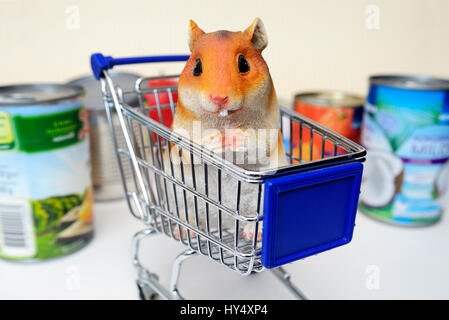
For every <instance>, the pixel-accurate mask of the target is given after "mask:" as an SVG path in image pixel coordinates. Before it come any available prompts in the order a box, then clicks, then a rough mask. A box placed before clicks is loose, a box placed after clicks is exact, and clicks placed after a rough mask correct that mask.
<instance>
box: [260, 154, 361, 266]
mask: <svg viewBox="0 0 449 320" xmlns="http://www.w3.org/2000/svg"><path fill="white" fill-rule="evenodd" d="M362 171H363V165H362V164H361V163H360V162H351V163H345V164H341V165H336V166H332V167H327V168H321V169H315V170H312V171H307V172H302V173H297V174H294V175H289V176H284V177H279V178H274V179H272V180H268V181H267V182H266V183H265V191H264V217H263V233H262V264H263V266H264V267H266V268H274V267H277V266H280V265H283V264H285V263H289V262H292V261H295V260H298V259H302V258H305V257H308V256H310V255H314V254H317V253H320V252H323V251H325V250H328V249H331V248H334V247H337V246H340V245H343V244H346V243H348V242H350V241H351V239H352V233H353V230H354V223H355V215H356V212H357V202H358V198H359V193H360V182H361V179H362Z"/></svg>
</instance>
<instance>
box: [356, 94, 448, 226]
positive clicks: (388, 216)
mask: <svg viewBox="0 0 449 320" xmlns="http://www.w3.org/2000/svg"><path fill="white" fill-rule="evenodd" d="M371 90H372V91H374V93H375V94H373V93H372V92H371V93H370V94H369V95H368V99H367V103H366V108H365V110H366V112H365V115H364V119H363V129H362V136H361V140H362V144H363V145H364V146H365V147H366V148H367V150H368V155H367V161H366V166H365V171H364V179H363V180H364V181H363V183H362V190H361V197H360V199H361V204H360V207H361V209H362V211H364V212H367V213H368V214H371V215H373V216H375V217H378V218H381V219H384V220H388V221H392V222H398V223H402V224H411V225H413V224H425V223H432V222H435V221H437V220H438V219H439V218H440V216H441V212H442V205H443V201H442V195H443V194H444V193H445V192H446V190H447V184H448V181H449V161H448V159H449V125H448V124H447V122H445V121H444V120H442V117H441V115H442V114H444V112H445V107H444V105H445V104H444V101H445V96H446V95H447V93H445V92H444V91H420V90H406V89H399V88H389V87H383V86H376V87H375V89H373V88H372V89H371Z"/></svg>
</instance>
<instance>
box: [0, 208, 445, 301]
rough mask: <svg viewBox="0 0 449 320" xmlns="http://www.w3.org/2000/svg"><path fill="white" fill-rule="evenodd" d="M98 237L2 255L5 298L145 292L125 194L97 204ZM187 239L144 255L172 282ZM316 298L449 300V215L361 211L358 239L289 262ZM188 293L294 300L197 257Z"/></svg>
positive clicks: (260, 278) (275, 286)
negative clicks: (44, 252)
mask: <svg viewBox="0 0 449 320" xmlns="http://www.w3.org/2000/svg"><path fill="white" fill-rule="evenodd" d="M94 210H95V212H94V214H95V228H96V229H95V231H96V234H95V238H94V239H93V241H92V242H91V243H90V244H89V245H88V246H87V247H85V248H83V249H81V250H80V251H78V252H76V253H74V254H71V255H69V256H66V257H62V258H58V259H53V260H48V261H45V262H37V263H17V262H9V261H4V260H0V299H137V298H138V295H137V289H136V285H135V282H134V280H135V272H134V269H133V267H132V265H131V237H132V235H133V234H134V233H135V232H137V231H139V230H140V229H141V228H142V227H143V225H141V224H140V223H139V222H138V221H137V220H135V219H134V218H132V217H131V215H130V214H129V213H128V211H127V206H126V204H125V201H124V200H118V201H112V202H101V203H96V204H95V207H94ZM182 250H183V247H181V245H180V244H178V243H176V242H174V241H171V240H169V239H168V238H166V237H164V236H161V235H157V236H155V237H154V238H151V239H146V240H144V241H143V243H142V246H141V260H142V262H143V263H144V264H146V265H147V266H148V267H151V268H152V271H154V272H156V273H157V274H158V275H159V276H160V280H161V282H162V283H164V284H166V285H167V284H168V282H169V278H170V275H171V266H172V262H173V260H174V258H175V257H176V255H177V254H178V253H180V252H181V251H182ZM286 269H287V270H288V271H289V272H290V273H291V275H292V280H293V282H294V283H295V284H296V285H297V286H298V287H299V288H300V289H301V290H302V291H303V293H304V294H305V295H306V296H307V297H308V298H309V299H449V218H448V217H447V216H444V217H443V219H442V220H441V221H440V222H439V223H437V224H435V225H433V226H428V227H421V228H403V227H396V226H391V225H388V224H384V223H381V222H378V221H374V220H372V219H370V218H368V217H366V216H364V215H363V214H361V213H359V214H358V216H357V223H356V229H355V232H354V238H353V240H352V242H351V243H350V244H348V245H346V246H343V247H340V248H336V249H334V250H331V251H328V252H324V253H322V254H320V255H318V256H313V257H310V258H306V259H305V260H302V261H297V262H295V263H292V264H289V265H287V266H286ZM182 271H183V272H182V274H181V280H180V286H179V289H180V292H181V294H183V295H184V296H185V297H186V298H190V299H203V298H204V299H291V298H292V295H291V294H290V293H289V292H288V291H287V290H286V289H285V288H284V287H283V286H281V285H280V282H279V280H277V279H276V278H275V277H274V276H273V275H272V274H271V273H270V272H268V271H264V272H262V273H260V274H256V275H251V276H248V277H242V276H240V275H239V274H237V273H235V272H233V271H230V270H227V269H226V268H224V267H222V266H220V265H218V264H216V263H213V262H209V261H208V259H207V258H205V257H195V258H192V259H191V260H187V261H186V262H185V265H184V268H183V270H182Z"/></svg>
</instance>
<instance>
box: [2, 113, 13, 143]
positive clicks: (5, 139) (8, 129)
mask: <svg viewBox="0 0 449 320" xmlns="http://www.w3.org/2000/svg"><path fill="white" fill-rule="evenodd" d="M13 142H14V135H13V131H12V126H11V119H10V117H9V115H8V113H6V112H4V111H0V150H5V149H12V148H13V147H14V144H13Z"/></svg>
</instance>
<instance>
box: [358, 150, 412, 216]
mask: <svg viewBox="0 0 449 320" xmlns="http://www.w3.org/2000/svg"><path fill="white" fill-rule="evenodd" d="M364 172H365V174H364V178H363V179H362V190H364V192H363V193H362V194H361V195H360V201H362V203H364V204H365V205H366V206H368V207H370V208H382V207H385V206H387V205H389V204H390V203H391V202H392V201H393V199H394V196H395V195H396V194H398V192H399V191H400V190H401V186H402V183H403V181H404V165H403V164H402V161H401V159H399V158H398V157H396V156H395V155H394V154H391V153H387V152H384V151H375V150H372V151H371V152H369V154H368V155H367V160H366V162H365V171H364ZM379 186H382V187H381V188H379Z"/></svg>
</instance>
